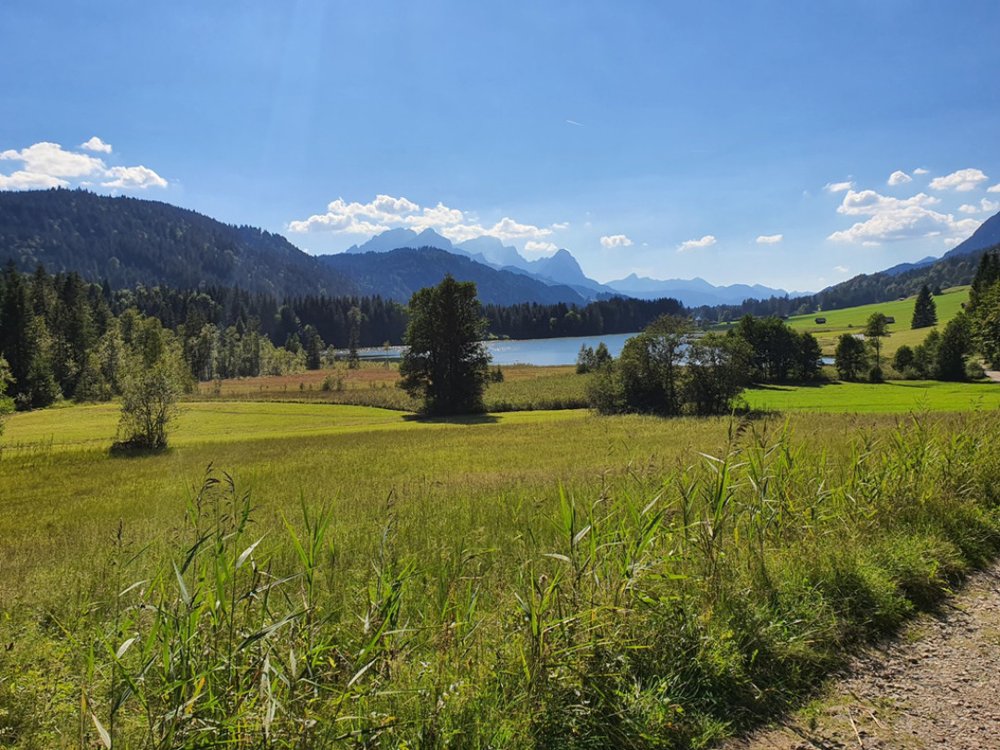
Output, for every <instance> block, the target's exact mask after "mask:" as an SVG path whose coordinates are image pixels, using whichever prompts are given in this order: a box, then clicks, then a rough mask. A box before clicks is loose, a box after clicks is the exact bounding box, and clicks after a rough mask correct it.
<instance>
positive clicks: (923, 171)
mask: <svg viewBox="0 0 1000 750" xmlns="http://www.w3.org/2000/svg"><path fill="white" fill-rule="evenodd" d="M913 174H930V170H928V169H924V168H923V167H917V168H916V169H914V170H913Z"/></svg>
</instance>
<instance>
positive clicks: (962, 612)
mask: <svg viewBox="0 0 1000 750" xmlns="http://www.w3.org/2000/svg"><path fill="white" fill-rule="evenodd" d="M725 748H726V750H817V749H819V750H832V749H833V748H838V749H839V748H861V749H862V750H875V749H876V748H879V749H882V750H903V749H904V748H905V750H918V749H919V748H949V749H950V750H973V749H974V748H975V749H976V750H980V749H982V750H985V749H988V748H998V749H1000V565H997V566H994V567H993V568H992V569H990V570H987V571H984V572H982V573H979V574H977V575H975V576H973V577H972V578H970V579H969V581H968V582H967V584H966V585H965V586H964V587H963V589H962V590H961V592H960V593H959V594H957V595H956V596H955V597H954V598H953V599H952V600H951V601H950V602H948V603H947V604H945V605H944V607H943V608H942V609H941V611H940V612H938V613H937V614H935V615H928V616H923V617H921V618H919V619H918V620H917V621H915V622H914V623H913V624H912V625H910V626H909V627H908V628H907V629H906V630H905V631H904V633H903V634H902V635H901V637H900V638H898V639H896V640H894V641H893V642H892V643H890V644H886V645H885V646H883V647H881V648H878V649H873V650H871V651H870V652H868V653H865V654H863V655H862V656H860V657H859V658H858V659H856V660H855V662H854V664H853V665H852V667H851V669H850V670H849V671H848V673H847V674H846V675H845V676H844V677H842V678H840V679H838V680H836V681H835V682H834V683H833V684H831V686H830V688H829V689H828V690H827V691H826V692H825V694H824V695H823V696H822V697H821V698H819V699H817V700H816V701H815V702H814V703H813V705H811V706H809V707H808V708H807V709H805V710H803V711H801V712H800V713H799V714H797V715H795V716H792V717H789V718H788V719H787V720H786V721H784V722H783V723H782V724H781V725H780V726H779V727H777V728H773V729H769V730H766V731H762V732H760V733H758V734H757V735H755V736H753V737H751V738H750V739H746V740H741V741H738V742H733V743H729V744H728V745H726V746H725Z"/></svg>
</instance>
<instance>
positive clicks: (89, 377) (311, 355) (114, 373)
mask: <svg viewBox="0 0 1000 750" xmlns="http://www.w3.org/2000/svg"><path fill="white" fill-rule="evenodd" d="M681 311H682V307H681V305H680V303H678V302H677V301H676V300H659V301H656V302H647V301H642V300H623V299H612V300H607V301H601V302H594V303H591V304H590V305H587V306H586V307H583V308H577V307H574V306H572V305H564V304H556V305H538V304H530V305H517V306H514V307H510V308H505V307H497V306H489V307H487V308H485V309H484V314H485V316H486V318H487V320H488V323H489V333H490V334H491V335H494V336H506V337H511V338H545V337H553V336H571V335H585V334H589V335H600V334H608V333H625V332H630V331H635V330H639V329H641V328H643V327H644V326H645V325H647V324H648V323H649V322H650V321H651V320H654V319H655V318H657V317H659V316H660V315H662V314H665V313H666V314H675V313H679V312H681ZM406 325H407V311H406V308H405V307H403V306H402V305H400V304H398V303H395V302H392V301H391V300H385V299H382V298H381V297H324V296H305V297H292V298H289V299H286V300H284V301H283V302H279V301H278V300H276V299H275V298H274V297H273V296H271V295H268V294H261V293H251V292H247V291H245V290H242V289H235V288H231V287H211V286H209V287H205V288H201V289H197V290H179V289H173V288H170V287H163V286H144V285H138V286H136V287H135V288H133V289H118V290H113V289H112V288H111V286H110V284H109V283H108V282H104V284H101V285H97V284H91V283H88V282H86V281H84V280H83V279H82V278H81V276H80V275H79V274H77V273H59V274H50V273H48V272H47V271H46V270H45V269H44V268H43V267H42V266H39V267H38V268H37V270H36V271H35V273H34V274H31V275H25V274H21V273H19V272H18V271H17V268H16V266H15V265H14V263H13V262H10V263H8V264H7V265H6V267H5V268H4V270H3V272H2V274H0V356H3V357H4V358H5V359H6V361H7V362H8V364H9V367H10V371H11V377H12V379H13V384H12V385H11V387H10V393H11V394H12V395H13V396H14V398H15V400H16V403H17V405H18V407H19V408H33V407H41V406H46V405H48V404H50V403H52V402H53V401H55V400H56V399H58V398H60V397H62V398H76V399H82V400H100V399H106V398H110V397H112V396H115V395H119V394H120V392H121V390H120V383H121V379H122V378H121V371H120V366H121V364H122V362H124V361H125V360H126V359H128V356H129V354H130V353H134V351H135V350H137V349H143V350H144V351H147V353H148V351H149V346H152V345H150V344H148V341H149V340H152V339H155V340H156V341H157V342H158V343H157V344H156V346H155V347H154V349H155V352H158V351H161V350H162V351H164V352H171V353H172V354H171V356H174V354H175V355H176V358H177V360H178V362H179V363H180V364H181V365H182V367H181V369H182V370H183V371H185V372H186V373H187V376H188V380H189V381H192V382H193V381H195V380H211V379H214V378H232V377H253V376H257V375H279V374H284V373H288V372H295V371H298V370H301V369H304V368H308V369H317V368H319V367H320V366H322V363H323V359H324V356H326V355H328V352H327V350H328V348H329V347H337V348H350V349H352V350H356V349H357V348H358V347H365V346H380V345H382V344H383V343H386V342H388V343H390V344H399V343H401V342H402V339H403V335H404V332H405V330H406ZM155 352H154V354H155ZM150 356H152V359H150ZM150 356H147V357H145V359H146V360H148V361H154V360H156V357H157V356H159V355H158V354H156V356H153V355H150Z"/></svg>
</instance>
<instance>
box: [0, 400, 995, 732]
mask: <svg viewBox="0 0 1000 750" xmlns="http://www.w3.org/2000/svg"><path fill="white" fill-rule="evenodd" d="M882 388H884V386H882ZM183 408H184V409H185V410H187V411H186V413H185V412H182V415H181V417H180V420H179V423H178V426H177V429H176V432H175V433H174V434H173V435H172V439H171V444H172V445H173V446H174V447H173V448H172V449H171V450H170V451H168V452H166V453H161V454H157V455H152V456H148V457H144V458H140V459H116V458H111V457H109V455H108V453H107V443H102V444H95V443H92V442H90V441H89V440H88V436H89V435H93V434H100V433H106V434H108V441H110V439H111V437H112V435H113V427H114V422H115V419H116V415H115V411H114V409H113V408H111V407H109V406H104V405H102V406H93V407H70V408H66V409H54V410H46V411H42V412H33V413H27V414H17V415H14V416H13V417H12V418H11V420H10V423H9V425H8V434H7V441H8V443H9V444H12V445H13V447H11V448H8V450H7V451H6V452H5V453H4V454H3V456H2V459H0V498H3V501H2V502H0V534H2V535H3V538H4V539H5V540H6V544H5V554H4V557H3V560H2V561H0V565H2V566H3V569H2V572H3V575H2V576H0V611H3V612H4V616H3V619H2V620H0V642H3V643H4V644H9V645H8V646H7V648H6V649H5V650H3V651H0V660H2V661H0V674H2V675H4V676H5V679H2V680H0V743H2V744H4V745H5V746H11V747H18V748H33V747H54V746H56V747H58V746H63V747H83V746H95V745H99V744H102V743H103V744H105V745H113V746H114V747H122V748H124V747H186V746H204V745H206V744H226V745H229V746H233V747H260V746H272V747H286V746H287V747H290V746H295V747H309V746H317V747H319V746H322V747H326V746H344V747H361V746H365V747H443V746H446V745H447V746H450V747H612V746H613V747H685V746H696V745H699V744H701V743H703V742H705V741H707V740H708V739H710V738H713V737H717V736H720V735H723V734H725V733H728V732H731V731H734V730H736V729H738V728H740V727H741V726H745V725H747V724H748V723H752V722H754V721H756V720H758V719H759V718H760V717H761V716H765V715H767V714H768V713H769V712H772V711H774V710H776V709H778V708H780V707H782V706H784V705H786V704H787V703H788V702H790V701H795V700H796V699H797V698H798V697H800V696H801V695H803V693H804V692H807V691H808V690H810V689H811V688H812V687H813V686H814V685H815V684H816V680H817V679H818V677H819V676H821V675H823V674H825V673H827V672H828V671H829V670H830V669H831V668H832V667H834V666H835V665H837V664H838V663H839V661H840V659H841V658H842V656H843V654H844V652H845V649H848V648H850V646H851V645H852V644H854V643H857V642H858V641H859V640H863V639H866V638H869V637H872V636H875V635H879V634H882V633H886V632H889V631H891V630H892V629H893V628H894V627H895V626H896V625H897V624H899V623H900V622H901V621H902V620H903V619H905V618H906V617H907V616H908V615H909V614H910V613H911V612H912V611H913V610H914V609H915V608H920V607H926V606H930V605H932V604H933V603H934V602H935V601H937V600H938V599H939V598H940V597H941V596H942V595H943V594H944V593H945V592H946V590H947V587H948V586H949V585H950V584H951V583H952V582H953V581H954V580H955V578H956V577H957V576H959V575H961V573H962V572H963V571H965V570H967V569H968V568H969V567H970V566H974V565H977V564H981V563H982V562H984V561H985V560H987V559H988V558H990V557H991V556H992V555H994V554H995V553H996V551H997V549H998V544H1000V516H998V512H997V508H998V503H1000V497H998V496H997V494H996V487H997V486H1000V485H998V479H1000V446H997V444H996V441H995V440H994V432H995V429H994V427H995V425H994V419H993V415H991V414H988V415H975V414H968V415H965V416H958V415H941V416H930V415H925V416H923V417H919V418H911V417H905V418H900V419H899V420H896V419H893V418H887V417H875V416H869V417H860V416H828V415H809V416H808V418H807V421H806V418H804V419H801V420H800V419H798V418H795V417H792V418H791V419H790V420H789V421H788V422H787V423H785V422H782V421H777V422H769V421H766V420H762V421H751V422H733V421H730V420H728V419H688V418H678V419H672V420H662V419H657V418H651V417H639V416H622V417H608V418H599V417H595V416H592V415H590V414H588V413H587V412H584V411H563V412H557V413H553V412H543V411H538V412H532V413H524V414H510V415H499V416H493V415H483V416H478V417H467V418H464V419H460V420H436V421H423V420H413V419H408V418H407V417H406V415H404V414H400V413H399V412H391V411H380V410H374V409H367V408H355V407H344V406H329V405H325V404H250V403H225V402H218V403H200V404H195V403H188V404H184V405H183ZM102 420H103V421H102ZM303 425H311V429H309V428H303ZM845 434H846V435H849V437H848V438H847V439H845ZM47 436H53V437H52V438H51V439H50V438H48V437H47ZM55 436H59V437H55ZM277 438H280V439H277ZM208 460H212V461H214V462H215V466H216V467H217V468H216V469H213V470H210V471H209V472H208V473H207V474H206V471H205V464H206V462H207V461H208ZM223 469H224V470H226V471H228V472H230V473H231V474H232V477H233V479H232V480H230V479H229V477H228V475H226V474H224V473H223V472H222V470H223ZM14 675H16V679H11V676H14Z"/></svg>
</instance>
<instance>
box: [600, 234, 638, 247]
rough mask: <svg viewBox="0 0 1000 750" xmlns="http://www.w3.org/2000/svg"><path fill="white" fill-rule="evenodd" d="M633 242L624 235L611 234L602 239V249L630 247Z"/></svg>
mask: <svg viewBox="0 0 1000 750" xmlns="http://www.w3.org/2000/svg"><path fill="white" fill-rule="evenodd" d="M631 244H632V240H631V239H629V237H628V236H627V235H624V234H611V235H606V236H604V237H601V247H605V248H608V249H611V248H613V247H628V246H630V245H631Z"/></svg>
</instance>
